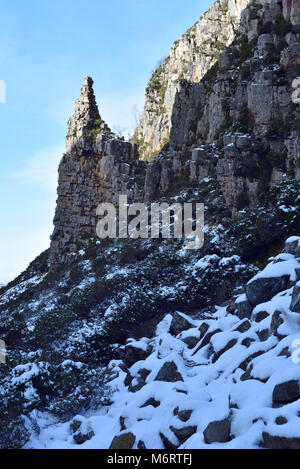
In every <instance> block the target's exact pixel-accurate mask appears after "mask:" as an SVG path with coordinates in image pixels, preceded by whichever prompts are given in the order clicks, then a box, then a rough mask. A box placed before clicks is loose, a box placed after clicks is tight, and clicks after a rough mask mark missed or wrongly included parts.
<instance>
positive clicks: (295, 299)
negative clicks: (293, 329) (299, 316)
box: [290, 282, 300, 313]
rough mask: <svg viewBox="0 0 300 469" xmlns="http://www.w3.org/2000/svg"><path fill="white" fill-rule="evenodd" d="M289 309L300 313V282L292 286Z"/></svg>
mask: <svg viewBox="0 0 300 469" xmlns="http://www.w3.org/2000/svg"><path fill="white" fill-rule="evenodd" d="M290 309H291V311H293V312H295V313H300V282H298V283H297V285H295V287H294V290H293V296H292V301H291V306H290Z"/></svg>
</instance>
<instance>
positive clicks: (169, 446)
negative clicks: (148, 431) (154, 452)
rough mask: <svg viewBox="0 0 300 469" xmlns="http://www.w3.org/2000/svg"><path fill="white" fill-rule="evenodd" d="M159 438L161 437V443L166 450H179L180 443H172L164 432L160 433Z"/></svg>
mask: <svg viewBox="0 0 300 469" xmlns="http://www.w3.org/2000/svg"><path fill="white" fill-rule="evenodd" d="M159 436H160V437H161V441H162V442H163V445H164V447H165V448H166V449H171V450H173V449H177V448H178V446H179V444H178V443H179V442H178V443H177V444H174V443H172V442H171V441H170V440H169V438H167V437H166V435H164V434H163V433H162V432H160V433H159Z"/></svg>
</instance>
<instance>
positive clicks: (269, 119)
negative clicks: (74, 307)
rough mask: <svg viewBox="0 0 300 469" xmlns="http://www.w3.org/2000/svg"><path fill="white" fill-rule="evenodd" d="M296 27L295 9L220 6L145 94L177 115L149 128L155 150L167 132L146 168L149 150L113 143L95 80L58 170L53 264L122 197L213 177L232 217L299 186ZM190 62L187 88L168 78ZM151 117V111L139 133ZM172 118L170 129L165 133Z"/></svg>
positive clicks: (78, 108)
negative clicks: (101, 210) (103, 207)
mask: <svg viewBox="0 0 300 469" xmlns="http://www.w3.org/2000/svg"><path fill="white" fill-rule="evenodd" d="M244 6H246V8H244V9H243V7H244ZM232 17H235V18H236V21H233V20H232ZM229 18H231V20H230V21H229ZM237 18H240V19H241V23H240V25H239V26H238V23H239V22H238V21H237ZM299 28H300V25H299V2H298V1H296V0H284V1H280V0H272V1H270V2H268V1H265V0H260V2H258V1H252V0H251V1H249V2H248V1H247V2H245V1H238V2H233V1H217V2H216V3H215V4H214V5H213V7H212V8H211V9H210V10H209V12H208V13H207V14H206V15H204V16H203V17H202V19H201V20H200V21H199V22H198V23H197V24H196V25H195V26H194V27H193V28H192V29H191V30H189V32H188V33H186V34H185V35H184V36H183V37H182V38H181V39H180V41H179V42H178V44H176V45H175V46H174V47H173V49H172V53H171V56H170V58H169V59H167V60H166V61H165V63H164V64H163V65H162V66H161V67H160V68H159V69H158V70H157V71H156V72H155V74H154V77H153V78H152V80H151V81H150V85H149V86H148V88H147V95H148V96H152V98H153V97H154V96H156V98H157V99H158V98H159V99H158V101H159V103H160V104H159V103H158V101H157V100H156V98H155V99H154V98H153V99H152V98H151V99H150V101H149V103H150V102H151V103H152V104H151V106H152V107H153V106H154V107H155V106H163V102H165V101H163V100H167V102H168V109H169V111H168V112H165V111H164V112H163V113H162V114H161V115H160V117H159V118H158V120H156V121H155V122H156V123H155V124H154V121H153V126H154V127H152V124H151V126H150V127H151V129H152V130H151V132H152V131H153V132H154V133H153V135H155V139H156V144H157V148H159V147H160V143H159V142H161V141H162V139H164V138H165V135H166V134H165V133H164V132H165V130H163V129H168V130H167V132H168V134H170V135H169V141H168V144H165V145H164V148H163V149H162V150H161V151H160V152H159V155H158V156H157V157H155V158H154V159H153V160H152V161H151V162H150V163H146V162H144V161H141V160H139V158H142V157H143V155H144V151H145V147H144V144H143V142H141V141H139V154H138V147H137V145H136V144H133V143H129V142H125V141H124V140H120V139H118V138H116V137H115V136H114V135H113V134H112V133H111V131H110V129H109V127H108V126H107V125H106V124H105V123H104V122H103V120H102V119H101V116H100V114H99V111H98V108H97V104H96V102H95V97H94V93H93V89H92V80H91V79H90V78H87V79H86V81H85V83H84V85H83V88H82V90H81V94H80V98H79V99H78V100H77V101H76V104H75V111H74V116H73V117H72V118H71V119H70V120H69V123H68V133H67V138H66V150H67V153H66V154H65V155H64V157H63V159H62V161H61V164H60V167H59V187H58V202H57V210H56V215H55V219H54V224H55V229H54V233H53V236H52V241H51V259H52V263H53V265H55V264H57V263H58V262H64V261H65V259H66V255H67V253H68V252H73V251H74V250H75V249H76V244H77V242H78V241H80V242H82V241H83V240H84V238H88V237H90V236H93V235H94V234H95V226H96V207H97V205H98V204H99V203H101V202H113V203H117V201H118V195H119V194H123V195H127V197H128V201H129V202H131V201H145V202H152V201H154V200H156V199H158V198H159V197H161V196H162V195H167V194H170V193H172V192H174V191H176V190H178V189H179V188H181V187H182V186H184V185H189V184H195V183H199V182H200V181H202V180H203V179H205V178H206V177H212V178H213V179H214V180H216V181H217V182H218V184H219V185H220V188H221V190H222V193H223V196H224V197H225V201H226V203H227V206H228V208H229V209H230V211H231V214H232V215H234V216H235V215H236V214H237V213H238V212H239V211H240V210H243V209H245V208H249V207H250V208H252V207H255V205H256V204H257V203H258V200H259V198H260V197H262V196H263V194H264V193H266V191H267V190H268V189H269V187H270V186H272V185H273V184H275V183H278V182H280V181H281V180H283V179H284V178H286V177H288V178H295V179H299V178H300V125H299V123H300V113H299V104H296V103H294V102H293V101H292V93H293V91H294V90H293V81H294V79H295V78H296V77H298V76H300V45H299V39H300V29H299ZM221 32H222V34H223V36H224V38H225V36H226V40H225V39H223V42H222V44H223V46H222V47H221V46H220V34H221ZM223 36H222V37H223ZM208 37H209V38H210V40H209V41H208V39H207V38H208ZM200 43H201V44H202V46H203V47H202V46H201V47H202V48H201V47H200V46H199V44H200ZM197 44H198V45H197ZM204 45H205V47H204ZM188 51H189V52H188ZM208 51H210V54H209V53H208ZM213 51H214V52H213ZM222 51H223V52H222ZM185 55H186V56H187V57H189V59H188V63H189V64H190V65H189V68H188V70H189V74H187V75H186V77H187V78H188V79H183V78H182V77H183V75H182V73H180V74H179V77H178V75H177V72H176V73H173V72H172V70H173V68H174V67H175V66H176V67H177V66H178V67H179V66H180V67H182V64H183V61H182V57H183V56H185ZM173 75H174V76H173ZM176 77H177V78H176ZM178 78H180V79H178ZM147 102H148V101H147ZM155 103H156V104H155ZM147 106H148V104H147V103H146V108H147ZM163 107H164V106H163ZM157 109H158V108H157ZM161 109H162V108H161ZM151 112H152V111H151ZM151 112H150V114H151ZM150 114H149V112H148V111H145V113H144V116H143V118H142V124H141V125H144V124H143V122H148V121H147V119H148V117H149V115H150ZM146 116H148V117H146ZM169 120H170V122H171V128H170V126H169V124H166V125H165V124H162V123H163V122H165V123H167V122H169ZM147 126H148V124H147V125H146V127H147ZM146 127H145V129H146ZM150 127H149V126H148V127H147V128H148V130H149V129H150ZM149 135H150V134H149Z"/></svg>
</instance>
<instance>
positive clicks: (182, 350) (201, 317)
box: [27, 237, 300, 450]
mask: <svg viewBox="0 0 300 469" xmlns="http://www.w3.org/2000/svg"><path fill="white" fill-rule="evenodd" d="M299 261H300V238H299V237H293V238H290V239H288V240H287V242H286V244H285V247H284V250H283V253H281V254H279V255H277V256H276V257H274V258H272V259H270V262H269V264H268V265H267V267H266V268H265V269H264V270H263V271H262V272H260V273H259V274H258V275H256V276H255V277H254V278H252V279H251V280H250V282H249V283H248V284H247V285H246V288H245V293H243V294H241V295H238V296H235V297H234V298H233V299H232V300H231V301H230V303H229V305H228V306H227V307H226V306H223V307H216V308H215V309H214V310H213V311H209V310H207V311H205V312H202V313H200V312H199V313H198V314H196V315H193V316H186V315H184V314H181V313H179V312H174V313H172V314H168V315H166V316H165V317H164V318H163V320H162V321H161V322H160V323H159V324H158V325H157V327H156V328H155V330H154V333H153V335H152V336H151V337H143V338H141V339H139V340H134V339H128V340H127V342H126V345H125V346H124V347H121V348H120V349H119V350H118V353H119V355H120V357H121V359H120V360H114V361H112V362H111V363H110V364H109V369H110V370H111V372H112V375H113V376H112V380H111V381H110V382H109V384H108V385H109V387H110V390H111V393H112V394H111V397H110V400H111V402H110V405H109V406H107V407H104V408H102V409H99V410H98V412H96V413H94V414H92V415H89V416H83V415H77V416H75V417H74V418H73V419H72V420H71V421H70V422H67V423H64V424H61V425H53V423H52V424H51V420H49V421H48V423H49V426H48V427H47V428H44V429H43V430H42V431H41V432H40V434H39V435H33V436H32V438H31V441H30V442H29V443H28V444H27V447H31V445H33V446H34V447H37V448H45V447H46V448H53V447H55V448H57V447H64V448H72V447H74V445H78V444H80V445H82V447H84V448H108V447H111V448H113V449H121V448H122V449H131V448H134V449H144V448H161V449H164V448H166V449H170V450H174V449H176V448H180V449H201V448H227V449H228V448H250V449H252V448H253V449H255V448H260V447H261V448H270V449H300V425H299V414H300V381H299V362H300V356H299V355H300V345H299V344H300V340H299V327H300V317H299V313H300V262H299ZM214 262H215V259H214V257H213V256H206V257H205V258H204V259H202V260H201V262H199V261H198V262H197V263H196V264H194V266H193V268H194V275H195V276H197V275H199V273H200V272H201V270H203V264H204V263H206V265H207V266H209V265H210V264H211V263H214ZM296 282H297V283H296ZM162 415H163V419H162V418H161V417H162ZM104 429H105V431H104Z"/></svg>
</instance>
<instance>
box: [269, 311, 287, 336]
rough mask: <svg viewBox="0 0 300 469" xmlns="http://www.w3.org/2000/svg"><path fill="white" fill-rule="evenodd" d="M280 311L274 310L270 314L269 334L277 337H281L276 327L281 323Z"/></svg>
mask: <svg viewBox="0 0 300 469" xmlns="http://www.w3.org/2000/svg"><path fill="white" fill-rule="evenodd" d="M281 314H282V313H281V311H274V313H273V315H272V320H271V325H270V332H269V336H272V335H275V336H276V337H278V339H280V340H281V339H283V336H282V335H280V334H279V333H278V328H279V327H280V326H281V325H282V324H283V322H284V321H283V319H282V317H281Z"/></svg>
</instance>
